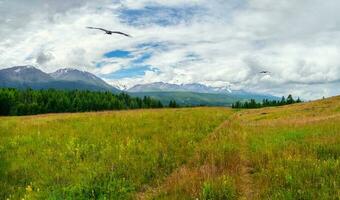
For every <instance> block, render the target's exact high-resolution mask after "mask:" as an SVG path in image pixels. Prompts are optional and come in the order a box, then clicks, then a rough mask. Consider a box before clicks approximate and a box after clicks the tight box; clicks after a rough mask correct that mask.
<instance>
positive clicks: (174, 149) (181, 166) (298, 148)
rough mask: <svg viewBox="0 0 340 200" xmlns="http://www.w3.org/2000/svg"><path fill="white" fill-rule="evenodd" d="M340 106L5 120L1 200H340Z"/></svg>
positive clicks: (339, 102)
mask: <svg viewBox="0 0 340 200" xmlns="http://www.w3.org/2000/svg"><path fill="white" fill-rule="evenodd" d="M339 188H340V97H334V98H330V99H325V100H320V101H315V102H309V103H302V104H295V105H289V106H282V107H275V108H262V109H253V110H237V109H228V108H183V109H153V110H133V111H115V112H97V113H79V114H48V115H38V116H25V117H1V118H0V199H339V196H340V189H339Z"/></svg>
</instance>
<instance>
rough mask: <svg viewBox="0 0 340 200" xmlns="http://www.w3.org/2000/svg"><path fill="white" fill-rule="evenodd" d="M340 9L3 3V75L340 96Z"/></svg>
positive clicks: (190, 0) (249, 1)
mask: <svg viewBox="0 0 340 200" xmlns="http://www.w3.org/2000/svg"><path fill="white" fill-rule="evenodd" d="M339 10H340V1H338V0H327V1H325V0H280V1H274V0H172V1H169V0H96V1H93V0H72V1H59V0H30V1H26V0H0V69H1V68H8V67H12V66H17V65H33V66H36V67H37V68H39V69H41V70H43V71H46V72H53V71H55V70H57V69H60V68H66V67H67V68H76V69H80V70H86V71H89V72H92V73H94V74H95V75H97V76H99V77H101V78H103V79H104V80H106V81H107V82H109V83H111V84H113V85H119V86H125V87H131V86H133V85H135V84H145V83H151V82H160V81H161V82H168V83H176V84H181V83H202V84H206V85H209V86H216V87H222V86H228V87H230V88H231V89H234V90H236V89H243V90H247V91H251V92H258V93H266V94H273V95H277V96H282V95H288V94H292V95H293V96H299V97H301V98H303V99H306V100H312V99H318V98H322V97H323V96H324V97H329V96H334V95H339V94H340V12H338V11H339ZM86 26H94V27H103V28H106V29H110V30H118V31H123V32H126V33H128V34H130V35H132V36H133V37H132V38H127V37H124V36H120V35H105V34H104V33H103V32H101V31H98V30H90V29H86V28H85V27H86ZM263 70H264V71H269V72H270V73H269V74H260V73H259V72H260V71H263Z"/></svg>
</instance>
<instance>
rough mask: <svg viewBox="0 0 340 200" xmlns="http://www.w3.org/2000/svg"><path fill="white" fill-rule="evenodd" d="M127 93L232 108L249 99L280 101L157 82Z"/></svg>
mask: <svg viewBox="0 0 340 200" xmlns="http://www.w3.org/2000/svg"><path fill="white" fill-rule="evenodd" d="M126 91H127V92H129V93H130V94H131V95H133V96H138V97H143V96H150V97H153V98H156V99H160V100H161V101H162V102H164V103H166V102H169V101H170V100H176V102H178V103H180V104H181V105H209V106H230V105H231V104H232V103H234V102H236V101H242V100H247V99H255V100H257V101H262V100H263V99H270V100H276V99H279V98H278V97H275V96H272V95H267V94H258V93H253V92H247V91H244V90H231V89H230V88H228V87H210V86H206V85H203V84H200V83H190V84H180V85H177V84H170V83H163V82H155V83H149V84H139V85H135V86H133V87H131V88H130V89H127V90H126Z"/></svg>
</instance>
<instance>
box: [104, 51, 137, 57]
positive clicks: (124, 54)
mask: <svg viewBox="0 0 340 200" xmlns="http://www.w3.org/2000/svg"><path fill="white" fill-rule="evenodd" d="M130 54H131V53H130V52H129V51H123V50H114V51H110V52H107V53H105V54H104V57H106V58H129V57H131V55H130Z"/></svg>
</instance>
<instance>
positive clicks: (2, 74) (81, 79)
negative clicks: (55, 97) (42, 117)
mask: <svg viewBox="0 0 340 200" xmlns="http://www.w3.org/2000/svg"><path fill="white" fill-rule="evenodd" d="M0 87H14V88H32V89H49V88H54V89H71V90H72V89H84V90H99V91H112V92H119V91H120V90H118V89H117V88H115V87H113V86H111V85H109V84H108V83H106V82H105V81H103V80H102V79H100V78H99V77H97V76H95V75H94V74H91V73H89V72H85V71H80V70H77V69H72V68H63V69H58V70H57V71H55V72H53V73H45V72H43V71H41V70H40V69H38V68H36V67H34V66H31V65H26V66H14V67H10V68H6V69H1V70H0Z"/></svg>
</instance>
